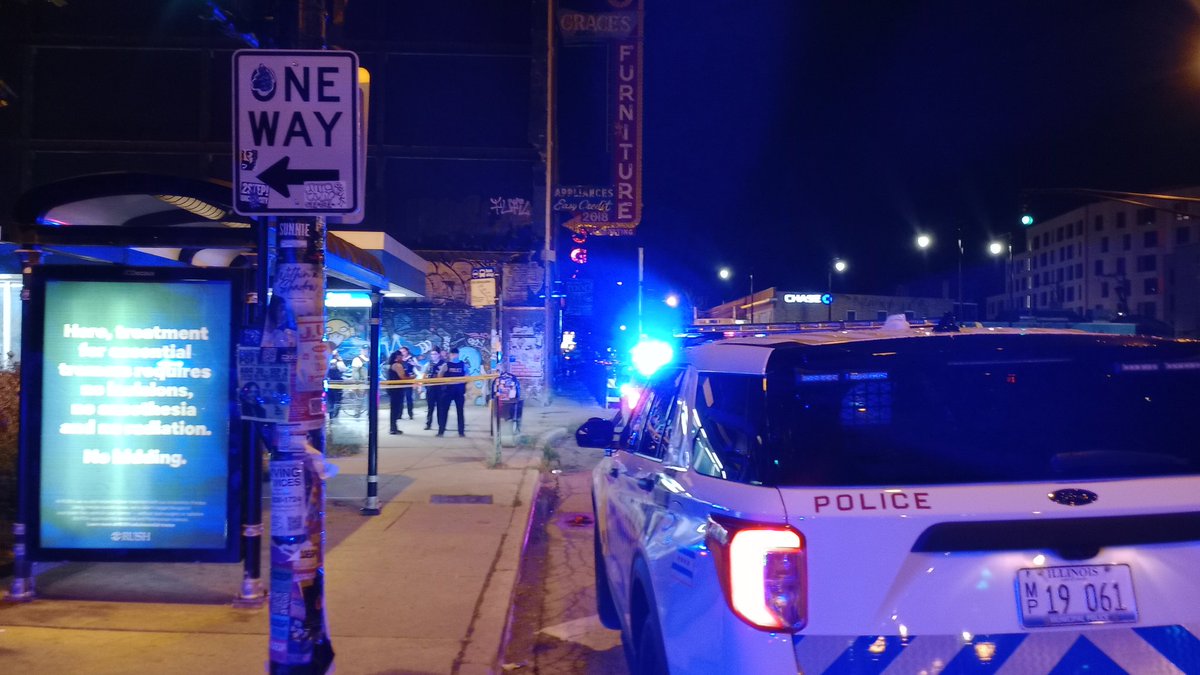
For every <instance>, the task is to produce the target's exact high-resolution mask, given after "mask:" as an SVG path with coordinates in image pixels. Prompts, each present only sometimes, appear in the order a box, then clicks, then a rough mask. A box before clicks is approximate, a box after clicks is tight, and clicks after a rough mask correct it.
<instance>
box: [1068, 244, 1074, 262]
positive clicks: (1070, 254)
mask: <svg viewBox="0 0 1200 675" xmlns="http://www.w3.org/2000/svg"><path fill="white" fill-rule="evenodd" d="M1074 259H1075V247H1074V246H1068V247H1067V260H1074Z"/></svg>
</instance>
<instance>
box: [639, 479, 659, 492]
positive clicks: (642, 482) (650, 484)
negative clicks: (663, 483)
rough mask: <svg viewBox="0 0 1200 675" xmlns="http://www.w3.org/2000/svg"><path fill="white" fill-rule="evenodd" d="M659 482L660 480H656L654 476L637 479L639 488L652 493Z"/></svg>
mask: <svg viewBox="0 0 1200 675" xmlns="http://www.w3.org/2000/svg"><path fill="white" fill-rule="evenodd" d="M657 482H658V480H656V479H655V478H654V477H653V476H645V477H642V478H639V479H637V485H638V487H640V488H642V489H643V490H645V491H646V492H650V491H652V490H654V485H655V483H657Z"/></svg>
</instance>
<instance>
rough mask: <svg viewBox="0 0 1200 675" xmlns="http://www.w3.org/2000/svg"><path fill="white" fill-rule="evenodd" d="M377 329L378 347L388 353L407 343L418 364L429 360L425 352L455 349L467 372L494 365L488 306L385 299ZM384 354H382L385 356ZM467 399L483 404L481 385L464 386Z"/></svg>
mask: <svg viewBox="0 0 1200 675" xmlns="http://www.w3.org/2000/svg"><path fill="white" fill-rule="evenodd" d="M382 313H383V317H382V321H381V330H380V340H379V341H380V351H381V352H383V353H384V354H391V353H392V352H394V351H396V350H398V349H400V348H401V347H408V350H409V351H410V352H412V354H413V356H415V357H416V358H417V362H418V363H419V364H420V367H421V368H425V367H426V366H428V364H429V352H430V351H431V350H432V349H433V348H434V347H437V348H438V349H440V350H442V351H443V352H445V351H448V350H449V349H451V348H457V349H458V355H459V358H460V359H461V360H462V361H463V362H464V363H466V364H467V372H468V374H470V375H481V374H483V373H490V372H492V370H493V369H494V366H495V364H494V358H495V357H494V355H493V349H492V343H493V340H492V330H491V321H492V315H491V312H490V311H489V310H476V309H468V308H439V307H407V306H402V305H391V304H390V303H385V304H384V307H383V312H382ZM385 358H386V356H385ZM467 392H468V402H473V403H474V404H475V405H485V403H486V401H485V399H484V393H485V385H484V384H483V383H482V382H475V383H472V384H471V385H469V386H468V389H467Z"/></svg>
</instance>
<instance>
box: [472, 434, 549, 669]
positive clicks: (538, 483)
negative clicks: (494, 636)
mask: <svg viewBox="0 0 1200 675" xmlns="http://www.w3.org/2000/svg"><path fill="white" fill-rule="evenodd" d="M566 435H567V430H566V428H565V427H558V428H556V429H551V430H549V431H547V432H544V433H542V434H541V435H540V436H538V438H537V440H536V441H535V442H534V447H535V448H537V449H538V450H539V451H540V452H541V454H542V456H543V457H544V456H545V452H546V450H547V448H549V447H550V446H551V445H552V444H553V443H554V442H555V441H557V440H559V439H561V438H564V437H565V436H566ZM542 486H543V481H542V473H541V471H538V472H537V473H536V478H535V481H534V489H533V491H532V492H531V494H530V498H529V508H528V509H527V510H526V511H525V534H524V536H523V537H522V538H521V550H520V555H519V557H518V561H517V575H516V576H515V577H513V584H512V587H511V588H510V589H509V597H508V611H507V613H506V615H505V618H504V632H503V633H502V634H501V636H500V646H499V648H498V649H497V650H496V655H495V660H494V661H493V662H492V666H493V667H492V669H491V671H489V672H492V673H497V672H500V669H499V666H500V664H501V663H503V661H504V654H505V652H506V651H508V645H509V643H510V642H512V630H513V619H515V618H516V617H515V616H514V615H513V606H514V599H515V598H516V595H517V583H519V582H520V562H521V560H523V559H524V558H525V550H526V549H527V548H528V547H529V533H530V532H531V531H532V528H533V510H534V509H535V508H537V503H538V499H539V498H540V497H541V491H542Z"/></svg>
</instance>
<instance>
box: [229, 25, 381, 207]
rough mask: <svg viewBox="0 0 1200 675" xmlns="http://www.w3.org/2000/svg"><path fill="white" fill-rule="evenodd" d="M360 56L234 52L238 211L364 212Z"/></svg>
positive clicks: (327, 52)
mask: <svg viewBox="0 0 1200 675" xmlns="http://www.w3.org/2000/svg"><path fill="white" fill-rule="evenodd" d="M359 101H360V97H359V91H358V55H356V54H355V53H354V52H347V51H300V50H294V51H293V50H280V51H273V50H258V49H243V50H240V51H237V52H235V53H234V55H233V142H234V147H233V184H234V192H235V197H236V198H235V200H234V210H235V211H237V212H238V213H240V214H241V215H244V216H261V215H275V216H287V215H290V216H319V215H343V216H344V215H349V214H354V213H356V212H359V211H361V210H362V207H363V205H362V203H361V202H362V197H361V190H360V187H361V181H362V180H363V175H362V174H363V167H362V163H361V162H360V153H362V152H365V149H364V148H363V147H362V145H363V144H362V140H361V138H360V135H359V132H358V131H359V118H360V115H361V112H362V111H361V107H360V105H359Z"/></svg>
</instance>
